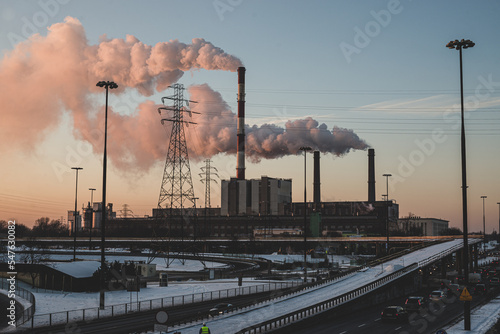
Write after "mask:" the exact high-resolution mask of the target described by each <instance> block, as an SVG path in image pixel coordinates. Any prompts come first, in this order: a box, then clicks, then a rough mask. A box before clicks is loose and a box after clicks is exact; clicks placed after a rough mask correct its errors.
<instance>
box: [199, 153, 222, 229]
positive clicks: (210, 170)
mask: <svg viewBox="0 0 500 334" xmlns="http://www.w3.org/2000/svg"><path fill="white" fill-rule="evenodd" d="M211 162H212V160H210V159H206V160H205V166H204V167H201V168H200V169H201V171H202V173H198V175H199V176H200V177H201V178H202V179H201V180H200V181H201V182H202V183H204V184H205V221H204V226H203V234H204V235H206V234H207V230H208V229H207V216H208V210H209V209H210V207H211V206H210V183H211V182H215V183H217V180H216V179H212V175H215V176H217V178H219V174H217V173H218V172H219V171H218V170H217V168H215V167H213V166H211V165H210V163H211Z"/></svg>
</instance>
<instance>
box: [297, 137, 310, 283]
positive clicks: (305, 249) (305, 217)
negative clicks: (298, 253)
mask: <svg viewBox="0 0 500 334" xmlns="http://www.w3.org/2000/svg"><path fill="white" fill-rule="evenodd" d="M299 150H301V151H304V283H307V191H306V185H307V183H306V179H307V174H306V161H307V159H306V156H307V151H310V150H312V148H311V147H309V146H302V147H301V148H299Z"/></svg>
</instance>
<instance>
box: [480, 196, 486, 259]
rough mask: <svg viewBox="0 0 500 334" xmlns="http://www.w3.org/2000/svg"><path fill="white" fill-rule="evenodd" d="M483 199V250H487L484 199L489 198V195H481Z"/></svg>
mask: <svg viewBox="0 0 500 334" xmlns="http://www.w3.org/2000/svg"><path fill="white" fill-rule="evenodd" d="M481 198H482V199H483V252H485V251H486V216H485V213H484V200H485V199H486V198H488V196H481Z"/></svg>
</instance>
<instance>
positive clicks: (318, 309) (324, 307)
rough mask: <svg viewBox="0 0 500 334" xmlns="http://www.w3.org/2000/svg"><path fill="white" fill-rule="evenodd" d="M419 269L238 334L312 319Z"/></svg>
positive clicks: (253, 333)
mask: <svg viewBox="0 0 500 334" xmlns="http://www.w3.org/2000/svg"><path fill="white" fill-rule="evenodd" d="M417 269H418V264H417V263H413V264H411V265H410V266H407V267H405V268H402V269H400V270H398V271H395V272H393V273H391V274H389V275H387V276H384V277H382V278H380V279H378V280H376V281H373V282H371V283H368V284H366V285H364V286H362V287H360V288H357V289H355V290H353V291H350V292H346V293H344V294H342V295H340V296H337V297H334V298H331V299H329V300H326V301H323V302H320V303H317V304H314V305H311V306H308V307H304V308H302V309H300V310H297V311H294V312H290V313H288V314H285V315H282V316H280V317H277V318H274V319H271V320H267V321H264V322H261V323H259V324H256V325H252V326H249V327H247V328H244V329H242V330H240V331H238V332H237V333H236V334H256V333H266V332H267V331H271V330H275V329H278V328H281V327H284V326H287V325H289V324H292V323H294V322H298V321H301V320H303V319H305V318H308V317H311V316H313V315H317V314H319V313H322V312H325V311H328V310H330V309H332V308H335V307H338V306H340V305H343V304H345V303H347V302H349V301H351V300H353V299H356V298H358V297H360V296H362V295H365V294H367V293H369V292H371V291H373V290H375V289H377V288H379V287H381V286H382V285H384V284H386V283H388V282H390V281H392V280H394V279H396V278H398V277H401V276H403V275H406V274H408V273H410V272H413V271H415V270H417Z"/></svg>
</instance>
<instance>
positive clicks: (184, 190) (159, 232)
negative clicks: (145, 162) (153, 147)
mask: <svg viewBox="0 0 500 334" xmlns="http://www.w3.org/2000/svg"><path fill="white" fill-rule="evenodd" d="M170 87H171V88H173V89H174V94H173V95H171V96H166V97H162V99H161V100H162V103H163V105H164V106H163V107H160V108H158V113H159V114H160V115H161V123H162V125H164V124H165V122H170V123H171V124H172V129H171V133H170V142H169V145H168V151H167V158H166V161H165V168H164V171H163V179H162V182H161V188H160V196H159V198H158V206H157V210H156V211H155V215H154V216H155V217H154V218H155V227H154V231H153V242H152V247H151V248H152V252H151V253H150V256H149V259H148V262H151V261H152V260H153V259H154V258H156V257H157V256H158V255H159V254H163V255H164V256H165V261H166V264H167V266H169V265H170V264H171V261H173V260H174V259H175V257H174V258H172V259H171V257H170V255H171V253H173V252H172V251H171V241H172V238H174V237H175V238H177V240H180V246H179V247H177V248H178V252H179V253H182V252H186V251H187V249H186V245H185V243H184V238H185V235H184V234H185V228H186V225H188V224H191V226H192V228H193V236H194V237H196V215H195V213H196V199H195V196H194V189H193V181H192V178H191V168H190V166H189V156H188V149H187V144H186V136H185V133H184V124H186V126H187V124H195V123H193V122H191V121H187V120H185V119H184V113H186V112H187V113H189V116H191V115H192V114H193V113H195V114H199V113H196V112H192V111H190V110H189V109H188V108H187V106H189V103H190V102H191V103H196V102H195V101H190V100H186V99H184V86H183V85H181V84H174V85H173V86H170ZM167 101H171V102H172V103H173V105H167V104H166V102H167ZM184 103H186V107H185V106H184ZM172 223H176V224H175V225H177V226H179V225H180V228H181V231H180V235H179V231H175V232H173V229H172ZM174 230H175V229H174ZM182 262H183V261H182Z"/></svg>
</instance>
